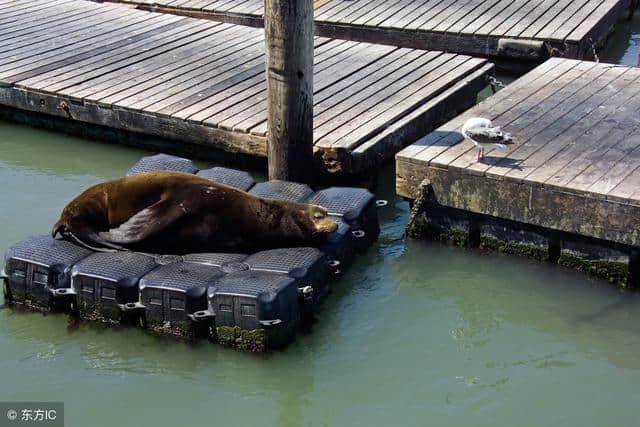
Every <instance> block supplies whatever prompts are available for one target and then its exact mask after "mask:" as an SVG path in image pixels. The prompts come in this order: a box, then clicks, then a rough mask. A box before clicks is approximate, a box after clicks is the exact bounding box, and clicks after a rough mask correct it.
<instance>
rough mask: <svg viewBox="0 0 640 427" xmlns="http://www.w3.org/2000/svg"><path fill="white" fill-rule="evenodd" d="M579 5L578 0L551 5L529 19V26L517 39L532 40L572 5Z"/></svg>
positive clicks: (566, 0) (561, 1)
mask: <svg viewBox="0 0 640 427" xmlns="http://www.w3.org/2000/svg"><path fill="white" fill-rule="evenodd" d="M575 3H580V0H560V1H556V2H555V3H554V4H552V5H551V7H550V8H548V9H547V10H545V11H544V12H543V13H542V14H540V15H539V16H537V17H535V19H531V22H529V25H527V26H526V28H525V29H523V30H522V31H520V33H519V34H518V35H517V37H520V38H527V39H529V38H534V37H535V35H536V34H537V33H538V32H539V31H540V30H542V29H543V28H544V27H545V26H546V25H547V24H549V23H550V22H554V21H556V20H557V19H558V17H559V16H560V15H562V14H563V13H564V11H565V10H567V9H569V8H570V7H571V5H572V4H575Z"/></svg>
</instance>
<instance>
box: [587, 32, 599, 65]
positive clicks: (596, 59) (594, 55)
mask: <svg viewBox="0 0 640 427" xmlns="http://www.w3.org/2000/svg"><path fill="white" fill-rule="evenodd" d="M588 41H589V44H590V45H591V53H593V60H594V61H596V62H600V57H599V56H598V52H596V45H595V44H594V43H593V39H592V38H591V37H589V40H588Z"/></svg>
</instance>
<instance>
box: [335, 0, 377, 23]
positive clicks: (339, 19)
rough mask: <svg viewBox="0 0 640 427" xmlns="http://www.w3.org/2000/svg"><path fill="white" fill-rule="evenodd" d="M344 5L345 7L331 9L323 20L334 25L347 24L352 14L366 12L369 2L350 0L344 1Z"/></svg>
mask: <svg viewBox="0 0 640 427" xmlns="http://www.w3.org/2000/svg"><path fill="white" fill-rule="evenodd" d="M344 3H346V5H347V7H342V8H334V9H332V10H331V11H330V12H328V14H327V16H326V18H325V19H326V20H330V21H331V22H334V23H346V22H348V19H347V18H348V17H349V16H350V15H351V14H352V13H354V12H355V13H357V12H361V11H363V10H368V9H369V7H370V4H371V0H352V1H345V2H344Z"/></svg>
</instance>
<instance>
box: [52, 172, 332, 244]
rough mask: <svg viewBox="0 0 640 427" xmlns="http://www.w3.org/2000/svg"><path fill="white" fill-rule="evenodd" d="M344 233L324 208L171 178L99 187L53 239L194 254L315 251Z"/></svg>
mask: <svg viewBox="0 0 640 427" xmlns="http://www.w3.org/2000/svg"><path fill="white" fill-rule="evenodd" d="M337 227H338V225H337V224H336V222H335V221H333V220H331V219H330V218H329V217H328V214H327V210H326V209H324V208H323V207H321V206H316V205H309V204H303V203H293V202H287V201H279V200H271V199H265V198H261V197H257V196H254V195H252V194H249V193H246V192H244V191H241V190H237V189H235V188H232V187H229V186H226V185H222V184H218V183H215V182H213V181H210V180H208V179H206V178H202V177H199V176H196V175H192V174H187V173H182V172H168V171H166V172H165V171H163V172H148V173H140V174H136V175H132V176H128V177H125V178H121V179H116V180H114V181H109V182H105V183H102V184H97V185H94V186H93V187H91V188H89V189H87V190H86V191H85V192H83V193H82V194H80V195H79V196H78V197H76V198H75V199H73V200H72V201H71V202H70V203H69V204H68V205H67V206H66V207H65V208H64V209H63V211H62V214H61V215H60V219H59V220H58V221H57V222H56V223H55V224H54V226H53V228H52V229H51V235H52V236H54V237H55V236H56V234H58V233H60V234H61V235H63V236H66V237H67V238H72V239H74V240H76V241H79V242H80V243H82V244H85V245H87V246H96V245H97V246H100V247H107V248H114V249H120V250H122V249H134V250H147V251H150V252H154V253H189V252H206V251H220V250H245V251H246V250H257V249H266V248H275V247H283V246H303V245H310V244H313V243H317V242H318V241H321V240H322V239H323V238H325V237H326V236H327V235H328V234H329V233H332V232H333V231H335V230H336V229H337Z"/></svg>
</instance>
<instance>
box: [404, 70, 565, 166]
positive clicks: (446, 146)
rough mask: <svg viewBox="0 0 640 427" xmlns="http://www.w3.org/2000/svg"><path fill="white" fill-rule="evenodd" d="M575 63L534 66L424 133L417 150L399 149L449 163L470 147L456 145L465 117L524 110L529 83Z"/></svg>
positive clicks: (422, 159)
mask: <svg viewBox="0 0 640 427" xmlns="http://www.w3.org/2000/svg"><path fill="white" fill-rule="evenodd" d="M577 64H578V62H577V61H575V62H573V61H561V60H559V59H558V60H556V59H550V60H548V61H547V62H545V63H544V64H543V65H541V66H539V67H538V68H536V70H534V71H536V72H531V73H529V74H527V75H525V76H524V77H521V78H520V79H518V80H517V81H516V82H515V83H513V84H512V85H509V86H508V87H507V88H506V89H503V90H501V91H500V92H498V94H496V95H494V97H493V99H492V100H489V99H487V100H485V101H484V102H482V103H480V104H479V105H477V106H476V107H474V108H473V109H472V110H470V111H468V112H467V113H465V114H463V115H461V116H459V117H456V119H454V120H452V121H451V122H449V123H447V124H445V125H444V126H441V127H440V128H438V130H437V132H435V133H433V135H432V136H430V137H429V136H428V137H427V138H425V139H424V140H421V141H420V142H419V143H418V144H417V145H416V147H415V149H416V150H417V151H416V152H415V153H412V152H410V151H407V150H403V152H405V151H406V152H407V154H409V155H410V157H412V158H414V159H415V160H416V161H419V162H431V161H432V160H434V159H436V158H437V157H439V156H442V157H441V160H439V162H442V163H444V164H449V163H450V162H452V161H454V160H455V159H457V158H458V157H459V156H461V155H463V154H464V153H466V152H467V151H469V150H470V149H471V147H470V146H469V145H468V144H459V142H460V141H462V139H463V138H462V135H461V134H460V129H461V128H462V125H463V124H464V122H465V121H466V120H467V119H468V118H470V117H477V116H479V117H487V118H489V119H490V120H493V119H494V118H495V117H497V116H498V115H500V114H503V113H504V112H506V111H510V110H513V109H516V108H518V109H520V110H521V111H523V112H524V111H526V110H527V109H528V108H527V106H526V104H524V102H525V101H526V100H527V99H529V97H530V96H531V95H532V94H533V93H535V91H536V88H535V86H533V84H532V83H533V82H535V81H538V79H540V78H542V76H546V77H547V78H550V81H553V80H554V79H556V78H558V77H560V76H562V75H563V74H564V73H566V72H568V71H569V70H571V69H572V68H574V67H575V66H577ZM496 101H500V102H496ZM409 149H411V147H409Z"/></svg>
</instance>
